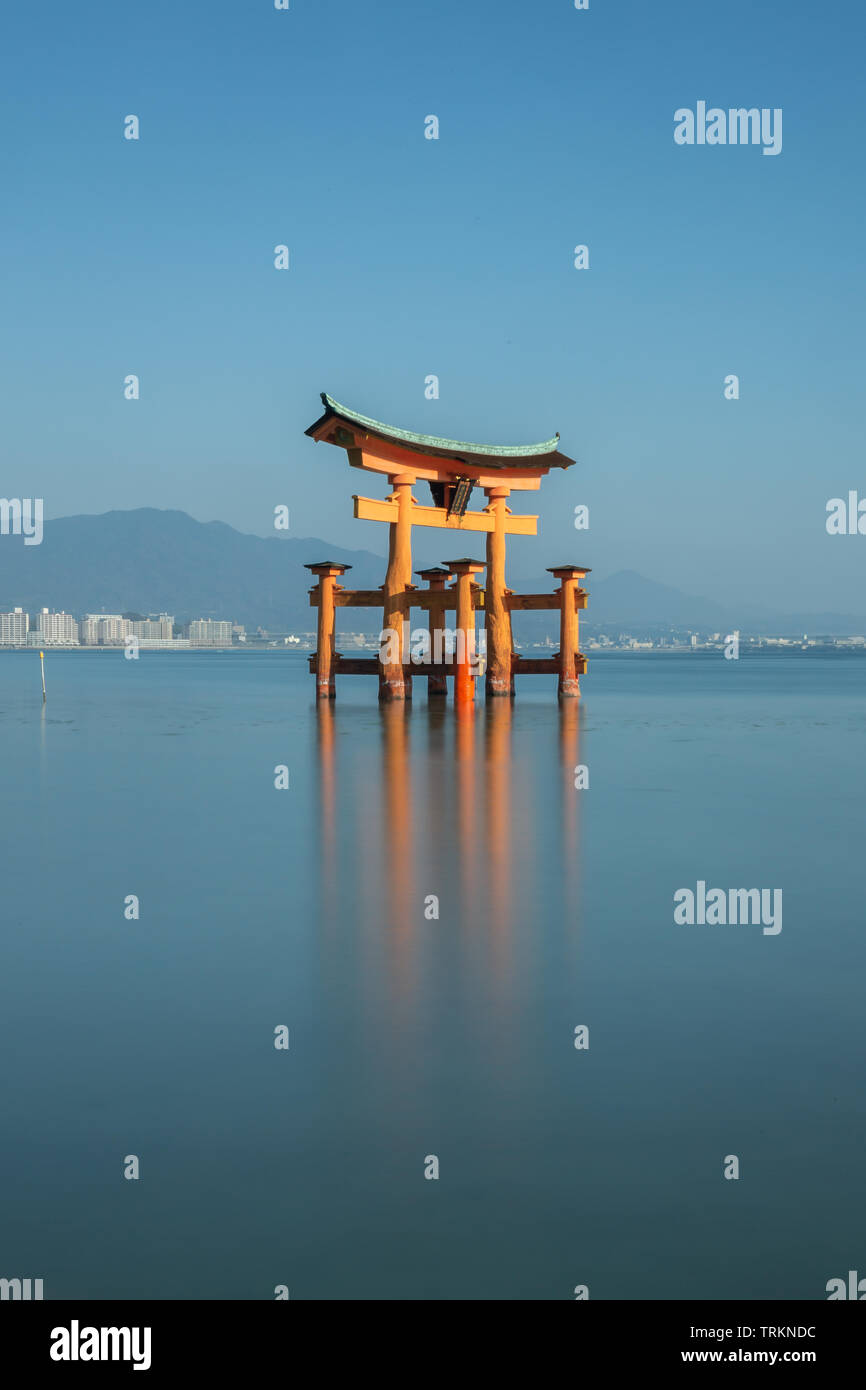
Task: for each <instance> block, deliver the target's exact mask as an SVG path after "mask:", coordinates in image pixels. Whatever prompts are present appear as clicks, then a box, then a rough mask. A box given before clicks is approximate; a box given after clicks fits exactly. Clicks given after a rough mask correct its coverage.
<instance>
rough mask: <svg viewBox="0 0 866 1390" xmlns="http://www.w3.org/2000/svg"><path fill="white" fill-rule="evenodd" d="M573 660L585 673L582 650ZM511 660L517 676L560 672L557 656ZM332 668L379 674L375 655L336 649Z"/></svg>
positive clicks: (415, 669) (442, 667) (444, 668)
mask: <svg viewBox="0 0 866 1390" xmlns="http://www.w3.org/2000/svg"><path fill="white" fill-rule="evenodd" d="M308 660H309V664H310V670H311V671H315V669H316V655H315V653H313V655H312V656H310V657H309V658H308ZM576 661H577V663H578V674H579V675H581V676H582V675H584V674H585V673H586V662H587V659H586V657H585V656H584V655H583V653H582V652H578V654H577V658H576ZM512 662H513V667H514V674H515V675H516V676H555V675H558V673H559V657H558V656H550V657H526V656H521V655H520V653H519V652H517V653H515V655H514V656H513V658H512ZM333 669H334V671H335V673H336V674H337V675H338V676H377V675H378V674H379V658H378V657H376V656H373V657H367V656H342V655H341V654H340V653H339V652H336V653H335V654H334V666H333ZM456 670H457V663H456V661H437V662H423V663H422V662H419V663H418V664H417V665H415V664H413V663H412V662H409V663H407V664H406V665H404V667H403V671H404V673H405V674H406V675H407V676H411V675H416V676H429V675H440V676H453V675H454V672H455V671H456Z"/></svg>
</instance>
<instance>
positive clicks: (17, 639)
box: [0, 608, 30, 647]
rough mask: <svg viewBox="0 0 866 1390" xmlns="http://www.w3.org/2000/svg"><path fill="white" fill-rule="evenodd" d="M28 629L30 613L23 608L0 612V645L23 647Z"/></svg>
mask: <svg viewBox="0 0 866 1390" xmlns="http://www.w3.org/2000/svg"><path fill="white" fill-rule="evenodd" d="M29 629H30V615H29V614H28V613H25V612H24V610H23V608H13V609H12V611H11V613H0V647H23V646H25V645H26V642H27V633H28V631H29Z"/></svg>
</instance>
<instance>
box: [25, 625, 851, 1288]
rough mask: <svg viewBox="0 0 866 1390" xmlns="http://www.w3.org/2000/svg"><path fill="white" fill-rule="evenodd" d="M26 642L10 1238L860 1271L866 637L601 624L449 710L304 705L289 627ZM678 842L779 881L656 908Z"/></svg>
mask: <svg viewBox="0 0 866 1390" xmlns="http://www.w3.org/2000/svg"><path fill="white" fill-rule="evenodd" d="M46 667H47V673H48V682H49V700H48V704H47V707H46V709H45V711H44V712H43V710H42V707H41V692H40V689H39V669H38V657H36V656H35V654H29V653H22V654H6V655H4V656H0V747H2V756H3V764H2V766H3V789H4V796H3V815H2V837H3V846H4V851H5V853H4V861H5V870H6V871H5V878H4V892H3V921H2V934H0V1051H2V1056H3V1059H4V1065H3V1069H2V1083H0V1096H2V1126H3V1139H2V1144H0V1179H2V1180H0V1266H2V1268H0V1275H2V1276H4V1277H12V1276H19V1277H34V1278H36V1277H41V1278H43V1279H44V1280H45V1296H46V1298H123V1299H133V1298H154V1297H155V1298H173V1299H183V1298H231V1299H239V1298H242V1299H261V1298H264V1299H268V1298H272V1297H273V1293H274V1287H275V1285H277V1284H286V1285H288V1287H289V1289H290V1291H291V1297H292V1298H293V1299H316V1298H318V1299H358V1298H369V1299H569V1298H571V1297H573V1290H574V1287H575V1285H577V1284H587V1285H588V1286H589V1290H590V1297H592V1298H610V1299H643V1298H661V1299H671V1298H731V1299H734V1298H747V1299H764V1298H784V1299H797V1298H804V1299H813V1298H824V1297H826V1294H825V1291H824V1289H825V1284H826V1282H827V1280H828V1279H830V1278H832V1277H835V1276H837V1275H841V1276H845V1275H846V1273H847V1271H848V1270H849V1269H851V1268H859V1269H861V1271H863V1272H866V1265H864V1261H866V1216H864V1202H863V1196H862V1194H863V1153H864V1141H866V1097H864V1087H863V1063H864V1032H866V1029H864V1021H863V1012H864V1011H863V992H864V991H863V980H864V964H866V923H864V902H863V873H864V871H863V852H862V832H863V823H864V814H863V813H864V803H866V792H864V787H866V778H864V750H866V680H864V677H866V662H864V661H863V660H860V659H857V658H853V657H852V658H845V657H843V656H839V657H825V656H820V655H813V654H804V655H802V656H800V655H790V656H784V657H781V656H764V657H762V656H744V657H743V658H741V660H740V661H739V662H737V663H734V662H726V661H723V660H722V659H721V657H720V656H718V655H716V654H713V655H710V656H704V655H697V654H688V655H683V656H676V655H667V656H661V655H653V654H647V655H637V656H616V655H608V656H600V657H597V658H594V659H593V660H592V661H591V664H590V673H589V675H588V676H587V677H586V678H585V679H584V681H583V688H584V698H583V700H582V702H581V703H580V707H579V708H574V707H571V706H563V707H560V706H558V704H557V701H556V698H555V692H554V689H553V684H552V681H551V680H550V678H546V677H537V678H533V677H528V678H524V681H523V683H522V685H521V687H520V690H519V693H518V698H517V700H516V701H515V702H514V704H513V705H512V704H510V703H509V702H506V703H504V704H503V703H502V702H494V703H492V704H491V705H489V706H486V707H485V705H484V704H483V702H481V703H479V705H478V706H477V707H476V709H475V710H474V711H473V712H472V713H471V714H470V715H469V716H468V717H466V718H461V719H457V718H456V717H455V713H454V710H453V708H452V706H451V704H450V703H449V704H448V705H447V706H445V707H444V708H437V707H434V706H432V705H431V706H429V707H428V705H427V703H426V700H425V698H424V692H423V684H424V683H423V681H417V680H416V700H415V702H414V703H413V705H412V706H411V708H409V709H407V710H403V709H400V708H398V707H385V708H380V707H379V706H378V704H377V702H376V699H375V691H374V689H373V688H372V685H371V683H370V682H369V681H364V680H363V679H355V680H353V679H352V678H345V679H344V680H343V681H342V684H341V685H340V686H339V699H338V701H337V702H336V705H335V706H334V707H333V708H328V709H324V710H318V711H317V710H316V708H315V705H314V702H313V701H312V699H311V696H312V678H311V677H310V676H309V674H308V672H307V668H306V662H305V661H304V659H303V658H301V657H298V656H297V655H291V654H285V655H284V654H278V653H262V654H253V653H213V654H211V653H189V654H161V653H143V654H142V656H141V659H140V660H139V661H137V662H133V661H125V660H124V659H123V656H122V654H121V653H120V652H117V653H114V652H111V653H103V652H81V653H56V654H51V653H49V654H48V657H47V660H46ZM279 764H285V765H286V766H287V767H288V768H289V773H290V788H289V790H287V791H277V790H276V789H275V788H274V769H275V767H276V766H277V765H279ZM578 764H584V765H586V766H587V767H588V769H589V779H590V785H589V788H588V789H586V790H581V791H577V790H575V787H574V769H575V767H576V766H577V765H578ZM698 879H703V880H705V881H706V882H707V883H708V885H709V886H717V887H723V888H726V889H727V888H729V887H756V886H757V887H767V888H781V889H782V890H783V901H784V916H783V929H782V931H781V933H780V934H779V935H777V936H765V935H764V934H763V933H762V931H761V928H760V926H726V927H707V926H703V927H701V926H691V927H688V926H676V925H675V924H674V920H673V894H674V892H675V891H676V889H677V888H680V887H692V888H694V887H695V885H696V882H697V880H698ZM129 894H136V895H137V896H138V897H139V899H140V905H141V906H140V913H141V915H140V919H139V921H137V922H136V921H127V920H126V919H125V917H124V900H125V899H126V897H127V895H129ZM433 896H435V898H436V899H438V918H436V917H434V916H432V915H431V914H432V913H433V911H434V908H433V907H431V906H430V899H431V897H433ZM280 1024H286V1025H288V1027H289V1029H290V1037H291V1046H290V1049H289V1051H288V1052H282V1051H277V1050H275V1048H274V1046H273V1039H274V1029H275V1028H276V1027H277V1026H278V1025H280ZM581 1024H583V1025H587V1026H588V1028H589V1038H590V1046H589V1049H588V1050H585V1051H578V1050H575V1047H574V1045H573V1040H574V1030H575V1028H576V1027H577V1026H578V1025H581ZM128 1154H136V1155H138V1157H139V1159H140V1164H141V1178H140V1180H139V1181H138V1182H130V1181H126V1180H124V1178H123V1162H124V1157H125V1156H126V1155H128ZM730 1154H735V1155H737V1156H738V1158H739V1160H740V1174H741V1176H740V1179H739V1180H738V1181H736V1182H734V1181H726V1180H725V1179H724V1177H723V1166H724V1160H725V1156H726V1155H730ZM428 1155H436V1156H437V1158H438V1160H439V1173H440V1176H439V1180H438V1181H427V1180H425V1178H424V1166H425V1159H426V1157H427V1156H428ZM858 1262H859V1263H858Z"/></svg>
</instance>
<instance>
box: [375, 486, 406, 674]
mask: <svg viewBox="0 0 866 1390" xmlns="http://www.w3.org/2000/svg"><path fill="white" fill-rule="evenodd" d="M414 481H415V474H414V473H396V474H393V475H392V477H391V484H392V486H393V489H394V491H393V492H392V494H391V497H390V499H389V500H390V501H393V502H396V503H397V520H396V521H392V522H391V524H390V527H389V537H388V571H387V573H386V575H385V583H384V584H383V586H382V588H383V590H384V593H385V602H384V606H383V613H382V630H383V632H385V633H387V634H392V633H396V639H394V638H391V640H389V641H388V642H387V646H386V648H385V652H384V653H382V652H380V656H379V699H380V700H411V698H412V678H411V676H410V677H408V678H406V677H404V675H403V665H404V663H405V662H406V661H407V660H408V657H409V653H408V652H407V651H406V650H405V643H404V640H403V621H404V619H405V617H406V615H407V613H408V608H407V605H406V598H405V596H406V593H407V591H408V590H410V589H411V588H412V507H413V498H412V484H413V483H414ZM389 649H390V650H389ZM383 655H384V658H385V659H383ZM395 656H396V660H395Z"/></svg>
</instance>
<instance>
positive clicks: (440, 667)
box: [306, 392, 589, 703]
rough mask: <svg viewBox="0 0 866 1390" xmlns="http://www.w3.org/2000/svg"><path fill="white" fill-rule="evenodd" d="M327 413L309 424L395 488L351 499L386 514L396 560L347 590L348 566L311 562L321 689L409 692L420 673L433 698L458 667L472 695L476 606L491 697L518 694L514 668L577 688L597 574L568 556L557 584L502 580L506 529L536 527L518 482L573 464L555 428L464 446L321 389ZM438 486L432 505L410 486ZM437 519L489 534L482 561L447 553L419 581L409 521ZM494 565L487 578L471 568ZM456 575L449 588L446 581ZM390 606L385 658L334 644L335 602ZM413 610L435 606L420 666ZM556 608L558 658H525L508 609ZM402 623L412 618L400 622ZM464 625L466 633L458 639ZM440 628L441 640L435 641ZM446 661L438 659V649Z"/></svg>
mask: <svg viewBox="0 0 866 1390" xmlns="http://www.w3.org/2000/svg"><path fill="white" fill-rule="evenodd" d="M322 402H323V404H324V407H325V412H324V414H323V415H322V416H320V418H319V419H318V420H316V422H315V423H314V424H312V425H311V426H310V428H309V429H308V430H307V431H306V433H307V434H308V435H309V436H310V437H311V438H313V439H315V440H316V441H317V442H319V441H324V442H326V443H328V444H335V445H336V446H337V447H338V448H341V449H345V450H346V452H347V454H348V457H349V463H350V464H351V465H352V467H353V468H363V469H366V470H367V471H368V472H371V473H379V474H384V475H385V476H386V477H387V478H388V480H389V482H390V484H391V488H392V491H391V493H390V494H389V496H388V497H386V498H384V499H376V498H371V497H359V496H357V495H356V496H355V497H354V503H355V516H356V517H359V518H360V519H361V520H363V521H385V522H387V523H388V527H389V545H388V569H387V572H386V575H385V583H384V584H383V585H382V587H381V589H354V590H352V589H345V588H343V587H342V586H341V585H340V584H339V583H338V582H337V581H338V579H339V578H340V577H341V576H342V575H343V574H344V573H345V571H346V569H347V568H350V566H345V565H338V564H334V563H332V562H331V561H328V560H324V561H321V562H320V563H318V564H313V565H307V566H306V568H307V569H310V570H312V572H313V573H314V574H315V575H316V576H317V577H318V581H319V582H318V584H317V585H316V587H315V588H314V589H312V590H311V591H310V603H311V604H312V605H313V606H314V607H318V610H319V615H318V642H317V651H316V653H315V654H314V656H312V657H311V658H310V669H311V670H312V671H313V672H314V673H315V675H316V695H317V697H318V698H320V699H329V698H333V696H334V694H335V676H336V675H337V674H344V675H373V674H376V675H378V677H379V698H380V699H382V700H403V699H408V698H411V693H412V675H413V674H415V675H419V676H426V677H427V680H428V696H429V695H436V694H445V693H447V683H446V677H447V676H448V675H453V676H454V697H455V700H456V701H457V702H458V703H465V702H466V701H469V700H471V699H472V698H473V697H474V687H475V677H474V670H475V662H474V660H473V655H474V612H475V609H476V608H483V609H484V620H485V633H486V648H487V651H486V663H487V664H486V691H487V694H488V695H489V696H498V695H513V694H514V676H515V675H523V674H540V673H548V672H549V673H550V674H556V675H558V677H559V694H560V695H561V696H564V697H571V696H576V695H579V694H580V687H579V677H580V676H581V675H582V674H583V672H584V671H585V670H586V657H585V656H583V655H582V654H581V652H580V650H579V648H578V616H577V615H578V611H579V609H581V608H585V607H586V599H587V595H586V590H585V589H582V588H581V587H580V583H579V581H580V580H581V579H582V578H583V577H584V576H585V575H587V574H588V573H589V570H588V569H585V568H582V567H581V566H578V565H562V566H559V567H556V568H554V569H552V570H551V571H550V573H551V574H553V575H554V576H555V577H556V578H557V579H558V580H559V581H560V585H559V588H558V589H557V590H555V591H554V592H553V593H550V594H515V593H513V592H512V591H511V590H510V589H509V588H507V586H506V583H505V537H506V536H507V535H520V536H534V535H537V533H538V517H537V516H516V515H514V514H513V513H512V512H511V510H510V508H509V507H508V505H507V499H508V498H509V496H510V495H511V493H512V492H537V491H538V489H539V487H540V486H541V479H542V477H544V475H545V474H546V473H548V472H549V471H550V469H551V468H570V467H571V465H572V464H573V463H574V459H570V458H568V457H567V456H566V455H565V454H561V453H560V452H559V450H558V448H557V446H558V444H559V435H554V437H553V439H548V440H545V441H544V442H543V443H541V444H528V445H510V446H507V447H504V448H500V447H498V446H496V445H493V444H465V443H460V442H459V441H458V440H453V439H438V438H436V437H435V436H434V435H426V434H412V433H410V431H408V430H401V429H396V428H394V427H393V426H391V425H384V424H382V423H381V422H380V421H378V420H372V419H370V418H369V417H367V416H365V415H358V414H356V412H355V411H352V410H349V409H348V408H347V407H346V406H343V405H340V404H339V403H338V402H337V401H335V400H333V399H332V397H331V396H328V395H326V394H325V393H324V392H323V393H322ZM419 481H424V482H427V483H429V484H430V491H431V494H432V499H433V506H432V507H425V506H422V505H421V504H420V503H419V502H418V501H417V499H416V498H415V497H413V495H412V488H413V486H414V485H415V484H416V483H417V482H419ZM476 488H479V489H481V490H482V491H483V492H484V495H485V497H486V498H487V505H486V506H485V507H484V508H483V509H482V510H480V511H471V510H470V509H469V505H468V504H469V500H470V497H471V495H472V493H473V491H474V490H475V489H476ZM413 526H432V527H440V528H442V529H443V530H446V531H451V532H453V531H459V532H468V531H472V532H476V531H480V532H483V533H484V534H485V535H486V538H487V556H486V560H485V561H484V562H481V561H477V560H471V559H462V560H451V561H443V565H444V566H446V568H438V567H437V568H434V569H430V570H419V571H418V574H419V577H420V578H422V579H425V580H427V582H428V586H429V587H428V588H427V589H425V590H419V589H417V588H416V586H415V585H414V584H413V583H412V527H413ZM485 568H486V570H487V582H486V584H485V585H484V586H483V587H482V586H481V585H479V584H478V583H476V582H475V578H474V576H475V575H477V574H480V572H481V571H482V570H483V569H485ZM451 579H453V580H454V581H455V582H454V585H453V587H452V588H446V583H447V582H448V581H449V580H451ZM380 604H381V606H382V609H383V618H382V629H383V632H386V633H389V634H393V640H392V641H389V642H388V643H386V644H383V647H382V649H381V650H380V654H379V657H378V658H374V659H372V660H371V659H362V658H351V657H349V658H347V657H344V656H342V655H340V654H339V653H338V652H337V651H336V650H335V609H337V608H372V607H379V605H380ZM412 608H426V609H427V611H428V613H429V630H430V640H431V652H430V656H431V660H429V661H428V660H427V659H425V660H424V661H423V664H422V665H413V664H412V662H411V661H410V659H409V657H410V653H409V651H408V649H407V642H406V632H407V628H408V618H409V614H410V611H411V609H412ZM545 608H549V609H554V608H558V609H559V610H560V647H559V652H558V654H557V655H556V656H555V657H553V658H546V659H540V660H532V659H529V660H527V659H526V658H524V657H521V656H519V655H518V654H517V653H516V652H515V651H514V649H513V643H512V635H511V614H512V612H514V611H515V610H518V609H545ZM450 610H454V611H455V613H456V628H457V638H458V643H457V661H456V663H455V664H453V665H452V664H451V663H449V662H448V661H447V660H444V659H443V656H442V631H443V629H444V625H445V613H446V612H447V611H450ZM404 623H405V624H406V627H404ZM461 634H462V641H461V640H460V638H461ZM436 638H439V641H438V643H437V642H436V641H435V640H434V639H436ZM437 646H438V649H439V650H438V655H439V659H438V660H433V659H432V658H433V657H434V656H436V655H437Z"/></svg>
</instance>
